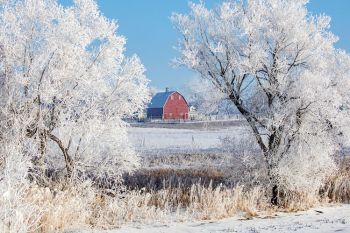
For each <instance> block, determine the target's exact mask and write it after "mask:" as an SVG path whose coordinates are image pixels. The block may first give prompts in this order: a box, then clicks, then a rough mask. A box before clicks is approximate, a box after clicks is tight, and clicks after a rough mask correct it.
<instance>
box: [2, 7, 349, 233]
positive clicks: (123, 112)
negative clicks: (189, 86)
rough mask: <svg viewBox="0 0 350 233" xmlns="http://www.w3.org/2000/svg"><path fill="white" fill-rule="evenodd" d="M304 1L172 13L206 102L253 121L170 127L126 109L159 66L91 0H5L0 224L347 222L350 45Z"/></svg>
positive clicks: (216, 228)
mask: <svg viewBox="0 0 350 233" xmlns="http://www.w3.org/2000/svg"><path fill="white" fill-rule="evenodd" d="M306 4H307V0H265V1H262V0H248V1H246V2H245V3H244V4H243V3H242V2H239V1H224V2H223V3H221V4H219V5H218V6H217V7H216V8H214V9H207V8H206V7H205V5H204V3H203V2H201V3H199V4H190V10H191V12H190V13H189V14H187V15H183V14H177V13H174V14H173V16H172V17H171V19H172V21H173V23H174V25H175V27H176V29H177V30H178V31H179V32H180V33H181V35H182V36H181V39H180V40H179V44H178V50H179V53H180V56H179V57H178V58H177V59H176V61H175V63H176V64H178V65H182V66H186V67H188V68H189V69H192V70H194V71H195V72H197V74H198V75H199V76H200V77H201V78H202V79H201V81H200V80H195V81H194V82H197V83H195V84H193V87H194V90H193V96H194V97H193V98H196V99H197V100H198V101H199V103H196V104H197V105H198V108H199V110H200V111H201V112H202V114H206V110H207V113H208V114H210V113H212V112H215V111H217V109H219V108H221V107H224V108H226V107H229V108H231V110H232V108H233V109H234V111H235V112H239V114H240V116H241V118H242V119H243V121H242V120H237V121H235V122H234V121H232V122H229V123H230V124H233V125H228V122H222V123H221V124H222V127H218V125H217V124H216V126H215V127H213V125H212V123H210V122H204V123H200V124H197V126H198V125H201V124H202V126H204V127H194V125H191V124H189V123H183V124H182V125H181V124H178V126H180V127H178V128H176V127H172V128H171V129H170V128H167V127H158V128H157V127H145V125H143V127H142V126H140V125H139V127H130V125H129V124H128V123H126V122H125V119H130V118H134V117H136V116H138V113H140V112H142V111H143V110H144V108H145V106H146V105H147V103H148V101H149V100H150V90H149V85H148V83H149V80H148V79H147V78H146V76H145V68H144V66H143V65H142V63H141V61H140V59H139V58H138V57H137V56H136V55H133V56H131V57H127V56H126V55H125V54H124V51H125V43H126V38H125V37H123V36H121V35H119V34H118V31H117V29H118V24H117V21H114V20H109V19H107V18H106V17H104V16H103V15H102V14H101V13H100V11H99V9H98V5H97V3H96V2H95V1H94V0H74V1H73V4H72V6H70V7H64V6H61V5H60V4H59V3H58V2H57V1H56V0H9V1H0V145H1V146H0V232H4V233H15V232H16V233H47V232H48V233H51V232H80V231H82V230H93V231H94V232H96V231H102V232H103V230H110V231H109V232H288V231H293V232H295V231H296V232H298V231H299V232H312V231H314V232H322V231H327V232H329V231H330V232H332V231H334V232H336V231H344V232H346V231H348V230H349V218H350V214H349V209H350V208H349V206H348V205H341V204H342V203H343V204H344V203H349V201H350V172H349V171H350V158H349V157H347V156H341V153H340V152H341V151H343V149H344V148H345V145H346V143H348V142H349V138H350V135H349V127H348V125H349V110H350V106H349V104H350V99H349V87H350V56H349V55H348V54H347V53H346V52H344V51H342V50H340V49H336V48H335V46H334V44H335V43H336V41H337V38H336V36H335V35H333V34H332V33H331V31H330V24H329V23H330V18H329V17H327V16H325V15H321V16H316V15H312V14H311V13H310V12H308V10H307V8H306V6H307V5H306ZM201 82H203V83H201ZM196 87H197V88H196ZM199 87H203V89H202V90H196V89H198V88H199ZM206 90H210V91H211V94H210V95H208V96H203V95H205V93H206V92H207V91H206ZM208 105H209V107H210V108H209V107H208ZM216 105H218V106H216ZM219 105H220V106H219ZM211 107H213V108H211ZM231 110H230V111H231ZM146 126H147V125H146ZM162 126H165V125H164V124H163V125H162ZM191 127H194V128H191ZM330 204H335V206H333V207H322V208H321V206H330ZM317 207H318V208H317ZM312 208H317V209H312ZM297 211H299V212H297ZM300 211H307V212H300ZM282 212H283V213H282ZM240 218H243V219H246V220H241V219H240ZM159 224H160V225H159ZM138 226H140V227H138ZM105 232H106V231H105ZM107 232H108V231H107Z"/></svg>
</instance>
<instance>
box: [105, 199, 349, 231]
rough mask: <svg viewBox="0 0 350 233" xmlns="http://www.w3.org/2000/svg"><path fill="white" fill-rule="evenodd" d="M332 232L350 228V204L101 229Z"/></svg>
mask: <svg viewBox="0 0 350 233" xmlns="http://www.w3.org/2000/svg"><path fill="white" fill-rule="evenodd" d="M216 232H242V233H243V232H244V233H245V232H250V233H253V232H254V233H257V232H259V233H288V232H298V233H300V232H305V233H306V232H307V233H330V232H342V233H347V232H350V205H341V206H334V207H322V208H315V209H311V210H309V211H305V212H297V213H277V214H276V215H275V216H266V217H258V218H254V219H252V220H240V219H238V218H231V219H225V220H221V221H202V222H192V223H172V224H168V225H167V224H160V225H156V224H154V225H146V226H135V225H134V226H125V227H122V228H121V229H117V230H112V231H104V232H101V233H216Z"/></svg>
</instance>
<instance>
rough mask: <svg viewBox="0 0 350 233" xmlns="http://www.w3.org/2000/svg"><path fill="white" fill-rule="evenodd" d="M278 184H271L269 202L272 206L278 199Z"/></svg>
mask: <svg viewBox="0 0 350 233" xmlns="http://www.w3.org/2000/svg"><path fill="white" fill-rule="evenodd" d="M278 193H279V191H278V185H277V184H273V186H272V198H271V204H272V205H274V206H277V205H278V202H279V199H278Z"/></svg>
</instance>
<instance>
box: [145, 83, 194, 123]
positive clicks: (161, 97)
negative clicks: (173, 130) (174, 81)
mask: <svg viewBox="0 0 350 233" xmlns="http://www.w3.org/2000/svg"><path fill="white" fill-rule="evenodd" d="M188 112H189V108H188V104H187V101H186V100H185V98H184V97H183V96H182V95H181V94H180V93H179V92H177V91H169V90H168V89H166V90H165V92H159V93H157V94H156V95H155V96H154V97H153V98H152V100H151V102H150V104H149V105H148V108H147V118H148V119H162V120H181V119H182V120H187V119H188V115H189V114H188Z"/></svg>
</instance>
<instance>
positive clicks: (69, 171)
mask: <svg viewBox="0 0 350 233" xmlns="http://www.w3.org/2000/svg"><path fill="white" fill-rule="evenodd" d="M48 136H49V137H50V139H51V140H52V141H54V142H56V143H57V145H58V147H59V148H60V149H61V151H62V153H63V157H64V161H65V162H66V169H67V175H68V177H69V178H70V177H71V176H72V173H73V168H74V163H73V159H72V158H71V157H70V155H69V153H68V148H66V147H65V146H64V145H63V142H62V141H61V140H60V139H59V138H58V137H56V136H55V135H53V134H51V133H49V134H48Z"/></svg>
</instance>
